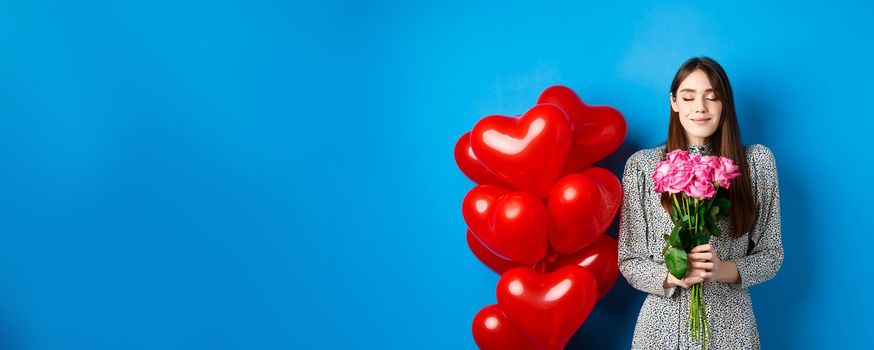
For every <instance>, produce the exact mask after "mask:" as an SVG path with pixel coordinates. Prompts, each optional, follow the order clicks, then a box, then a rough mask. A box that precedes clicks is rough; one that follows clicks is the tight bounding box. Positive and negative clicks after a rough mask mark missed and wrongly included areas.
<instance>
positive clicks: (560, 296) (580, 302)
mask: <svg viewBox="0 0 874 350" xmlns="http://www.w3.org/2000/svg"><path fill="white" fill-rule="evenodd" d="M597 298H598V282H597V281H596V280H595V276H594V275H592V273H591V272H589V270H587V269H586V268H584V267H580V266H577V265H568V266H565V267H562V268H559V269H558V270H556V271H554V272H551V273H547V274H540V273H538V272H537V271H535V270H533V269H529V268H525V267H517V268H513V269H510V270H508V271H507V272H505V273H504V275H502V276H501V278H500V279H499V280H498V287H497V299H498V305H500V307H501V310H503V312H504V314H505V315H506V316H507V319H509V320H510V323H511V324H512V325H513V327H514V328H516V329H518V330H519V331H521V332H522V333H523V334H525V335H526V336H527V337H528V339H530V340H531V343H532V344H534V346H535V347H536V348H537V349H541V350H561V349H564V346H565V345H566V344H567V342H568V340H570V338H571V336H573V335H574V332H576V330H577V329H578V328H579V327H580V326H581V325H582V324H583V322H585V321H586V318H588V317H589V313H590V312H592V308H594V307H595V302H596V301H597Z"/></svg>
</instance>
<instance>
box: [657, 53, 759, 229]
mask: <svg viewBox="0 0 874 350" xmlns="http://www.w3.org/2000/svg"><path fill="white" fill-rule="evenodd" d="M695 70H701V71H702V72H704V74H706V75H707V79H708V80H710V85H712V86H713V90H714V94H715V95H716V98H717V99H719V100H720V101H722V117H721V118H720V121H719V126H718V127H717V128H716V131H715V132H713V135H711V136H710V138H709V140H708V141H709V142H710V143H711V144H712V145H713V151H714V155H720V156H723V157H727V158H730V159H732V160H734V163H735V164H737V166H738V167H739V171H740V172H741V176H738V177H736V178H734V179H733V180H731V188H730V189H729V190H726V189H724V188H721V189H720V190H719V194H721V195H724V194H725V193H726V192H727V193H728V196H727V197H728V199H730V200H731V210H730V212H729V215H728V217H729V219H730V221H731V225H732V229H733V231H734V232H733V233H732V238H738V237H741V236H743V235H744V234H745V233H747V232H749V231H750V230H752V228H753V223H754V222H755V219H756V210H755V208H756V202H755V199H754V198H753V192H752V185H751V182H750V171H749V167H748V166H747V160H746V155H745V154H744V149H743V146H742V145H741V142H740V128H739V127H738V123H737V115H736V114H735V110H734V95H733V94H732V92H731V84H729V82H728V76H727V75H726V74H725V70H723V69H722V66H720V65H719V63H716V61H714V60H712V59H710V58H708V57H693V58H690V59H688V60H687V61H686V62H684V63H683V65H681V66H680V69H679V70H678V71H677V74H676V75H675V76H674V81H673V82H671V98H674V99H676V98H677V89H678V88H679V87H680V83H681V82H682V81H683V80H684V79H686V77H688V76H689V75H690V74H692V72H694V71H695ZM688 146H689V142H688V140H687V139H686V133H685V129H683V125H682V124H680V114H679V113H677V112H674V109H673V108H670V122H669V124H668V140H667V142H666V147H665V151H666V152H669V151H672V150H675V149H678V148H679V149H684V150H685V149H687V147H688ZM664 158H665V157H664V156H662V159H664ZM661 200H662V207H664V208H665V210H668V211H670V208H671V200H670V196H669V194H668V193H667V192H665V193H662V198H661Z"/></svg>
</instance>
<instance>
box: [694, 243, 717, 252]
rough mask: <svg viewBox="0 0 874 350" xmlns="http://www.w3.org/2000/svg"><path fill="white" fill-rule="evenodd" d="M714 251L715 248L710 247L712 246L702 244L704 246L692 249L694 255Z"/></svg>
mask: <svg viewBox="0 0 874 350" xmlns="http://www.w3.org/2000/svg"><path fill="white" fill-rule="evenodd" d="M712 250H713V247H712V246H710V244H702V245H699V246H697V247H695V248H692V252H693V253H697V252H709V251H712Z"/></svg>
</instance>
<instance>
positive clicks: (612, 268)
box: [546, 235, 619, 299]
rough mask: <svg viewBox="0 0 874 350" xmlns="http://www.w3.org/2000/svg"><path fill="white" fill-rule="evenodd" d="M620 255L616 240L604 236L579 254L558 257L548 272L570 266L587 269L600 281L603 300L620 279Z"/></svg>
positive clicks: (600, 293) (599, 294)
mask: <svg viewBox="0 0 874 350" xmlns="http://www.w3.org/2000/svg"><path fill="white" fill-rule="evenodd" d="M618 255H619V250H618V246H617V242H616V239H615V238H613V237H610V236H608V235H603V236H601V238H598V240H597V241H595V243H592V244H590V245H588V246H586V247H585V248H583V249H581V250H580V251H578V252H575V253H573V254H569V255H562V256H558V257H557V258H556V259H555V260H552V261H550V262H549V263H548V264H547V267H546V270H547V271H555V270H558V269H559V268H561V267H564V266H568V265H579V266H582V267H585V268H586V269H588V270H589V271H591V272H592V274H594V275H595V279H597V280H598V299H601V298H603V297H604V296H605V295H607V292H609V291H610V289H611V288H613V285H614V284H615V283H616V279H618V278H619V267H618V260H617V259H618V258H619V257H618Z"/></svg>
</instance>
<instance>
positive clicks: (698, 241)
mask: <svg viewBox="0 0 874 350" xmlns="http://www.w3.org/2000/svg"><path fill="white" fill-rule="evenodd" d="M693 236H694V237H693V240H694V242H693V243H694V245H695V246H696V247H697V246H699V245H702V244H707V243H708V242H710V230H709V229H707V226H704V227H703V228H702V229H701V231H700V232H696V233H694V234H693Z"/></svg>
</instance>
